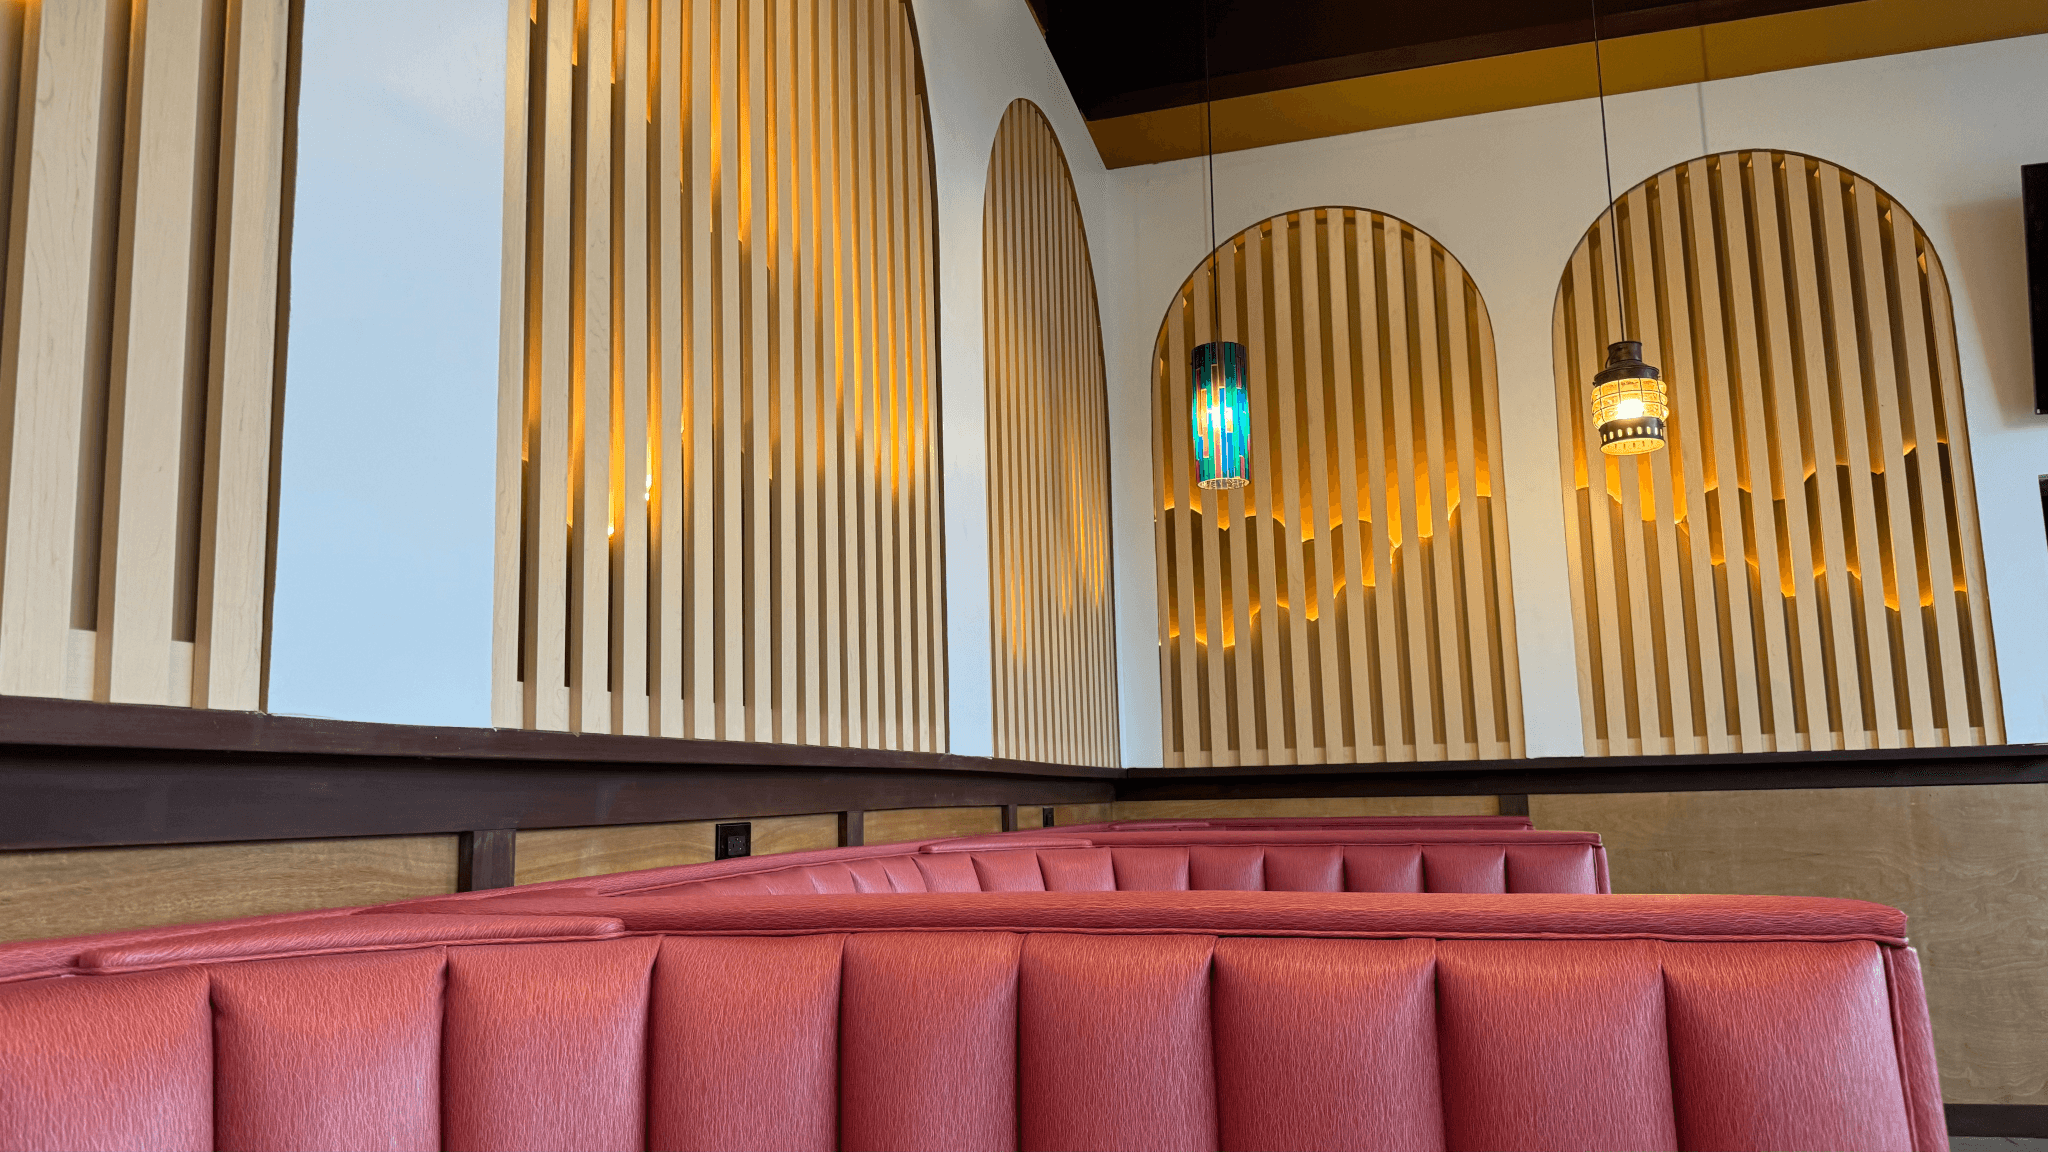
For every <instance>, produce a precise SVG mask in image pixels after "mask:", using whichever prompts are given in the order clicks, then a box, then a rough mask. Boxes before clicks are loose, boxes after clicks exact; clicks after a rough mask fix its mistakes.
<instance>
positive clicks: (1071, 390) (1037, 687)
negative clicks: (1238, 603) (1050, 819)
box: [982, 100, 1120, 767]
mask: <svg viewBox="0 0 2048 1152" xmlns="http://www.w3.org/2000/svg"><path fill="white" fill-rule="evenodd" d="M982 221H983V225H982V237H983V240H982V264H983V289H982V291H983V302H982V307H983V315H984V330H985V347H986V349H987V355H986V359H987V364H988V381H987V387H988V409H987V411H988V474H989V477H990V479H989V542H990V554H989V560H990V563H989V585H990V587H989V600H990V604H991V606H992V609H993V611H992V613H991V617H992V619H991V625H992V627H993V629H994V635H993V637H992V639H993V642H994V644H993V650H994V668H993V673H994V682H995V687H996V692H995V730H996V746H995V754H996V755H997V756H1002V757H1008V758H1014V759H1030V760H1050V761H1058V762H1061V763H1068V764H1094V765H1101V766H1104V767H1114V766H1116V765H1117V764H1118V763H1119V762H1120V761H1119V737H1118V729H1117V711H1116V653H1115V650H1114V648H1113V643H1114V637H1113V627H1112V619H1111V611H1112V608H1111V599H1110V587H1109V577H1110V573H1109V565H1108V563H1107V560H1106V557H1107V554H1108V549H1109V539H1108V538H1109V473H1108V451H1109V446H1108V440H1109V422H1108V407H1107V405H1108V397H1107V393H1106V391H1105V388H1106V378H1105V374H1104V369H1103V361H1102V340H1101V322H1100V319H1099V317H1098V313H1097V307H1096V299H1095V287H1094V285H1095V276H1094V271H1093V269H1092V267H1091V265H1090V262H1089V257H1088V246H1087V244H1088V240H1087V233H1086V230H1085V228H1084V227H1083V226H1082V222H1081V214H1080V205H1079V202H1078V200H1077V199H1076V197H1075V193H1074V187H1073V178H1072V176H1071V174H1070V173H1069V172H1068V169H1067V163H1066V157H1065V155H1064V153H1063V152H1062V151H1061V150H1060V146H1059V139H1058V137H1057V136H1056V135H1055V134H1054V133H1053V130H1052V125H1051V124H1050V123H1049V122H1048V121H1047V120H1046V118H1045V114H1044V113H1043V112H1042V111H1040V110H1039V108H1038V106H1037V105H1035V104H1033V103H1031V102H1030V101H1028V100H1016V101H1013V102H1012V103H1011V104H1010V107H1009V108H1008V110H1007V111H1006V112H1005V113H1004V115H1003V119H1002V123H1001V124H1000V126H999V127H998V128H997V130H996V138H995V144H994V146H993V148H992V154H991V156H990V160H989V174H988V191H987V195H986V200H985V204H984V207H983V216H982Z"/></svg>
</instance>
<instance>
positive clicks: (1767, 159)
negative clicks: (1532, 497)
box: [1553, 149, 2004, 755]
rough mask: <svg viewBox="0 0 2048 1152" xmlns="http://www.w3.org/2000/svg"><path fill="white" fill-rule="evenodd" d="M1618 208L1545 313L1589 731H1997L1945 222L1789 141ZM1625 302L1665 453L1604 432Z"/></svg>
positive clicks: (1720, 745) (1692, 737)
mask: <svg viewBox="0 0 2048 1152" xmlns="http://www.w3.org/2000/svg"><path fill="white" fill-rule="evenodd" d="M1615 204H1616V208H1615V212H1614V213H1613V214H1612V216H1611V217H1610V215H1609V214H1608V213H1606V212H1603V213H1602V214H1601V216H1600V219H1599V220H1598V221H1596V222H1595V223H1594V225H1593V227H1592V228H1591V229H1590V230H1589V231H1588V232H1587V234H1586V236H1585V238H1584V239H1582V240H1581V241H1580V243H1579V246H1578V248H1577V250H1576V251H1575V252H1574V253H1573V255H1572V257H1571V260H1570V262H1569V263H1568V264H1567V266H1566V268H1565V272H1564V275H1563V278H1562V279H1561V281H1560V283H1559V287H1558V295H1557V301H1556V305H1555V309H1554V313H1553V319H1554V325H1555V332H1554V335H1555V339H1554V342H1553V343H1554V349H1555V369H1556V376H1557V398H1558V418H1559V430H1560V434H1561V438H1562V449H1563V463H1564V468H1565V481H1566V484H1565V518H1566V528H1567V532H1568V535H1569V539H1570V543H1569V555H1570V559H1571V574H1572V611H1573V619H1574V622H1575V624H1576V628H1577V632H1578V638H1579V643H1578V671H1579V687H1580V695H1581V700H1582V708H1583V717H1584V723H1585V737H1586V750H1587V752H1588V753H1589V754H1592V755H1655V754H1668V753H1691V752H1750V751H1756V752H1764V751H1780V752H1782V751H1793V750H1807V749H1812V750H1826V749H1857V748H1879V747H1886V748H1888V747H1901V746H1917V747H1927V746H1939V745H1958V744H1996V743H1999V742H2001V741H2002V740H2003V739H2004V726H2003V723H2002V719H2001V716H2000V711H1999V703H1998V686H1997V673H1996V667H1995V664H1994V662H1993V656H1992V648H1991V620H1990V614H1989V610H1988V605H1987V603H1986V597H1985V593H1984V570H1983V553H1982V548H1981V547H1980V543H1979V540H1978V535H1977V518H1976V507H1975V494H1974V488H1973V485H1972V482H1971V477H1970V459H1969V443H1968V434H1967V421H1966V419H1965V413H1964V406H1963V397H1962V389H1961V381H1960V375H1959V372H1958V368H1957V356H1956V337H1955V318H1954V313H1953V310H1952V308H1951V306H1950V300H1949V289H1948V282H1947V278H1946V276H1945V275H1944V274H1943V272H1942V267H1941V260H1940V257H1939V256H1938V255H1937V254H1936V252H1935V250H1934V246H1933V244H1932V243H1931V242H1930V241H1929V240H1928V238H1927V234H1926V233H1925V232H1924V231H1922V230H1921V229H1920V227H1919V225H1918V224H1916V223H1914V221H1913V219H1912V217H1911V215H1910V214H1908V213H1907V212H1906V210H1905V209H1904V208H1903V207H1902V206H1900V205H1899V204H1898V203H1897V202H1896V201H1894V200H1893V199H1892V198H1891V197H1890V196H1888V195H1887V194H1886V193H1885V192H1884V191H1883V190H1882V189H1880V188H1878V187H1877V186H1876V185H1875V184H1873V183H1871V182H1870V181H1869V180H1867V179H1865V178H1863V177H1861V176H1858V175H1856V174H1855V173H1853V172H1850V171H1848V170H1847V169H1844V168H1841V167H1839V166H1837V165H1834V164H1831V163H1829V162H1827V161H1825V160H1822V159H1819V158H1817V157H1813V156H1807V155H1803V154H1801V153H1797V152H1784V151H1771V150H1762V149H1758V150H1744V151H1734V152H1724V153H1718V154H1715V155H1711V156H1704V157H1700V158H1698V159H1694V160H1688V161H1686V162H1685V163H1683V164H1678V165H1674V166H1673V167H1671V168H1668V169H1666V170H1664V171H1663V172H1660V173H1658V174H1656V175H1655V176H1652V177H1650V178H1649V179H1648V180H1645V181H1643V182H1642V183H1640V184H1638V185H1636V186H1635V187H1634V188H1632V189H1630V190H1629V191H1628V192H1626V193H1624V194H1623V195H1622V196H1621V198H1620V199H1618V200H1617V201H1616V202H1615ZM1617 243H1618V246H1619V255H1620V265H1621V276H1622V283H1623V284H1625V285H1626V288H1627V290H1626V291H1623V292H1617V291H1616V282H1615V275H1616V274H1615V270H1614V269H1615V246H1616V245H1617ZM1622 308H1625V309H1626V311H1627V317H1628V324H1627V329H1628V335H1629V336H1630V338H1633V339H1640V340H1641V341H1642V342H1643V346H1644V357H1645V359H1647V360H1649V361H1650V362H1652V363H1655V364H1658V365H1660V366H1662V368H1663V370H1664V377H1665V380H1666V382H1667V386H1668V387H1669V389H1670V393H1671V399H1672V401H1673V411H1672V418H1671V421H1670V442H1669V444H1670V446H1669V449H1668V450H1666V451H1663V452H1658V453H1654V454H1651V455H1647V456H1641V457H1634V458H1628V457H1607V456H1602V455H1601V454H1600V453H1599V452H1598V451H1596V450H1593V449H1592V448H1589V446H1588V444H1589V436H1590V435H1591V429H1590V424H1589V419H1590V418H1589V417H1588V416H1587V415H1586V412H1587V407H1586V405H1587V391H1588V389H1589V387H1590V381H1591V377H1592V375H1593V373H1594V372H1595V371H1597V370H1598V365H1597V364H1596V363H1595V362H1594V360H1595V358H1596V357H1598V356H1601V355H1603V354H1604V349H1605V346H1606V344H1607V343H1608V341H1610V340H1611V339H1616V338H1618V328H1617V324H1618V321H1619V320H1620V318H1621V316H1620V313H1619V312H1618V309H1622ZM1930 445H1931V446H1932V448H1933V450H1932V451H1922V450H1920V449H1921V448H1922V447H1923V446H1930ZM1830 460H1832V461H1833V467H1832V468H1828V467H1827V462H1828V461H1830ZM1596 480H1597V481H1599V484H1598V488H1600V489H1604V490H1605V494H1606V496H1607V499H1606V500H1605V501H1604V502H1601V503H1599V504H1596V496H1595V492H1596V485H1595V481H1596ZM1823 480H1830V481H1831V482H1826V483H1823V482H1822V481H1823ZM1603 504H1604V508H1603V507H1602V505H1603ZM1737 560H1739V561H1740V563H1737V562H1736V561H1737ZM1731 572H1735V573H1738V574H1740V575H1742V576H1746V577H1747V578H1746V579H1739V578H1734V577H1731V575H1730V573H1731ZM1866 574H1870V575H1874V576H1875V577H1876V578H1875V579H1866ZM1908 600H1912V601H1917V602H1918V604H1919V606H1920V611H1918V612H1911V611H1908V612H1901V611H1900V608H1899V605H1900V604H1901V603H1904V602H1906V601H1908ZM1873 621H1880V622H1881V623H1878V624H1873Z"/></svg>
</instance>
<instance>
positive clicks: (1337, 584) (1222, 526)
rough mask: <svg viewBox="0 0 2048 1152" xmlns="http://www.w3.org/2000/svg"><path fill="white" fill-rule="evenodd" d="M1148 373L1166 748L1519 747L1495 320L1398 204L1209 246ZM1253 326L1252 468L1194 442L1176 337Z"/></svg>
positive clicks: (1321, 758)
mask: <svg viewBox="0 0 2048 1152" xmlns="http://www.w3.org/2000/svg"><path fill="white" fill-rule="evenodd" d="M1217 255H1218V260H1219V266H1218V268H1219V275H1218V277H1217V281H1218V282H1217V285H1216V291H1217V292H1218V294H1219V296H1220V298H1219V299H1218V300H1216V301H1215V311H1216V313H1217V314H1218V315H1219V316H1220V320H1221V332H1220V335H1218V334H1215V333H1212V331H1211V320H1210V317H1211V308H1212V302H1211V299H1210V276H1209V266H1208V264H1207V263H1206V262H1205V263H1204V264H1203V265H1202V266H1201V267H1200V268H1198V269H1197V270H1196V271H1195V273H1194V274H1193V275H1191V276H1190V277H1189V278H1188V281H1187V283H1186V284H1184V285H1183V286H1182V288H1181V291H1180V294H1179V296H1178V297H1177V298H1176V299H1175V301H1174V304H1173V306H1172V308H1171V309H1169V311H1168V313H1167V317H1166V321H1165V323H1164V325H1163V326H1162V327H1161V330H1160V335H1159V343H1158V347H1157V354H1156V361H1155V363H1156V367H1155V375H1154V414H1155V436H1156V440H1155V445H1154V460H1155V461H1156V467H1157V473H1156V475H1157V477H1158V479H1157V489H1156V491H1157V496H1158V499H1159V502H1160V504H1159V506H1160V509H1161V511H1160V514H1159V517H1158V520H1157V533H1158V536H1157V541H1158V555H1159V569H1160V605H1161V621H1160V641H1161V652H1160V673H1161V676H1162V679H1163V689H1164V697H1165V701H1166V716H1167V721H1166V723H1167V732H1166V759H1167V763H1168V764H1169V765H1171V766H1189V767H1195V766H1211V765H1233V764H1305V763H1349V762H1371V761H1384V760H1469V759H1478V758H1498V757H1508V756H1519V755H1521V754H1522V709H1521V690H1520V681H1519V673H1518V671H1517V663H1516V654H1515V635H1514V611H1513V606H1512V604H1511V603H1510V600H1509V597H1510V585H1509V575H1508V561H1507V556H1508V552H1507V520H1506V508H1505V507H1504V505H1503V503H1502V502H1501V501H1500V500H1499V499H1497V498H1496V496H1495V493H1494V490H1493V484H1494V477H1496V476H1498V475H1499V474H1500V443H1501V433H1500V416H1499V412H1498V409H1497V406H1496V404H1495V393H1496V388H1495V381H1494V362H1493V329H1492V325H1491V323H1490V322H1489V321H1488V319H1487V314H1486V305H1485V302H1484V301H1483V300H1481V299H1480V296H1479V290H1478V288H1477V286H1475V285H1474V284H1473V283H1472V279H1471V277H1470V276H1468V275H1467V274H1466V272H1465V269H1464V267H1463V266H1462V265H1460V264H1459V263H1458V261H1457V259H1456V258H1455V257H1453V256H1452V255H1451V254H1450V253H1449V252H1447V251H1445V250H1444V249H1443V247H1442V246H1441V245H1439V244H1437V243H1436V242H1435V241H1434V240H1432V239H1431V238H1430V237H1429V236H1427V235H1425V234H1424V233H1422V232H1420V231H1418V230H1417V229H1415V228H1414V227H1413V226H1412V225H1409V224H1406V223H1404V222H1402V221H1400V220H1397V219H1395V218H1393V217H1390V216H1384V215H1381V214H1379V213H1375V212H1367V211H1363V210H1360V209H1355V208H1315V209H1304V210H1302V211H1299V212H1291V213H1288V214H1286V215H1283V216H1275V217H1273V218H1272V219H1270V220H1266V221H1263V222H1261V223H1259V224H1257V225H1255V226H1253V227H1251V228H1248V229H1246V230H1245V231H1244V232H1241V233H1239V234H1238V235H1237V236H1234V237H1232V238H1231V239H1230V241H1229V242H1227V243H1226V244H1224V245H1223V247H1222V248H1220V249H1218V253H1217ZM1216 338H1220V339H1225V340H1237V341H1241V342H1243V343H1244V344H1246V345H1247V346H1248V347H1249V348H1250V349H1251V396H1252V426H1253V429H1254V438H1253V447H1252V459H1251V485H1250V487H1248V488H1243V489H1238V490H1236V491H1232V492H1220V493H1219V492H1207V491H1204V490H1202V489H1200V488H1198V487H1196V485H1195V470H1194V466H1193V462H1192V461H1191V460H1190V459H1189V452H1188V446H1187V442H1188V438H1189V431H1188V429H1189V422H1188V398H1189V380H1188V357H1189V353H1190V352H1191V350H1192V349H1193V348H1194V346H1195V345H1197V344H1201V343H1203V342H1205V341H1207V340H1210V339H1216Z"/></svg>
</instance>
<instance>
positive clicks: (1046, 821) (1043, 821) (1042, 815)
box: [1038, 808, 1052, 828]
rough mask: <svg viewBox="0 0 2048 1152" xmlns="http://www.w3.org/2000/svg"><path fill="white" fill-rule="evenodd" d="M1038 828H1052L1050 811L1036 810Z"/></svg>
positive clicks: (1046, 809)
mask: <svg viewBox="0 0 2048 1152" xmlns="http://www.w3.org/2000/svg"><path fill="white" fill-rule="evenodd" d="M1038 826H1039V827H1040V828H1050V827H1052V809H1050V808H1040V809H1039V810H1038Z"/></svg>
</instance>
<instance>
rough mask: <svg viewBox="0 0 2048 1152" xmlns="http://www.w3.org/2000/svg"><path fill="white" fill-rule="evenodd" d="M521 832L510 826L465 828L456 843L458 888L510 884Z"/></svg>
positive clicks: (468, 888) (456, 888)
mask: <svg viewBox="0 0 2048 1152" xmlns="http://www.w3.org/2000/svg"><path fill="white" fill-rule="evenodd" d="M517 841H518V833H517V832H516V831H514V830H513V829H510V828H486V829H483V830H482V831H479V832H464V833H462V837H461V839H460V840H458V841H456V847H455V890H456V891H457V892H475V891H478V890H480V889H484V888H510V887H512V885H513V884H514V883H516V882H517V881H515V880H514V879H513V865H514V859H513V853H514V851H515V849H516V846H517Z"/></svg>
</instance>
